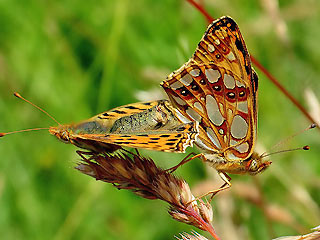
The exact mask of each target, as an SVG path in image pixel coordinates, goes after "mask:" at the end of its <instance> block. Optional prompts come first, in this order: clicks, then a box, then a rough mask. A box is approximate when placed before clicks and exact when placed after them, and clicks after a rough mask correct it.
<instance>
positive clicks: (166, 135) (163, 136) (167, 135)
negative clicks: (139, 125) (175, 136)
mask: <svg viewBox="0 0 320 240" xmlns="http://www.w3.org/2000/svg"><path fill="white" fill-rule="evenodd" d="M160 137H162V138H167V137H170V135H169V134H162V135H160Z"/></svg>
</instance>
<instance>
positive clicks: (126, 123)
mask: <svg viewBox="0 0 320 240" xmlns="http://www.w3.org/2000/svg"><path fill="white" fill-rule="evenodd" d="M174 112H175V109H174V108H173V107H172V106H171V105H170V103H169V101H167V100H159V101H154V102H146V103H135V104H129V105H125V106H122V107H118V108H115V109H112V110H110V111H107V112H104V113H101V114H99V115H97V116H95V117H92V118H90V119H88V120H85V121H83V122H80V123H78V124H72V125H70V127H69V128H68V137H69V140H68V141H70V142H71V143H72V144H74V145H76V146H78V147H81V148H85V149H89V150H93V151H96V152H101V151H107V152H112V151H115V150H116V149H118V148H120V147H133V148H145V149H151V150H159V151H165V152H184V151H185V149H186V147H188V146H192V143H193V141H194V140H195V138H196V136H197V135H198V123H195V122H192V121H188V122H187V123H182V122H181V121H180V120H179V119H178V118H177V117H176V116H175V113H174ZM51 131H52V132H53V131H54V129H53V128H52V129H51ZM56 132H58V131H56ZM60 132H61V131H60ZM53 134H54V133H53ZM54 135H56V136H60V135H61V134H60V133H59V134H54Z"/></svg>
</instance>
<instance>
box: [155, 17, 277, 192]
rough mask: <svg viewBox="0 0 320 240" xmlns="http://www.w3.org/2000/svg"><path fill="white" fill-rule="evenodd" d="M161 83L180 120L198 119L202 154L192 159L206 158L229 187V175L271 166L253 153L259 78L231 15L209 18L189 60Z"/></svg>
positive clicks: (253, 173) (198, 144)
mask: <svg viewBox="0 0 320 240" xmlns="http://www.w3.org/2000/svg"><path fill="white" fill-rule="evenodd" d="M161 86H162V87H163V88H164V90H165V91H166V93H167V95H168V96H169V99H170V101H171V103H172V105H173V106H174V107H175V108H176V109H177V110H178V111H177V112H178V113H177V117H178V118H179V119H180V120H181V121H182V122H189V121H195V122H198V123H199V135H198V137H197V139H196V141H195V144H196V145H197V146H198V147H199V148H200V149H201V150H202V151H203V153H201V154H199V155H196V156H194V157H192V158H191V159H193V158H195V157H199V156H200V157H201V158H202V160H203V161H205V162H208V163H209V164H210V165H211V166H212V167H214V168H215V169H216V170H217V171H218V172H219V175H220V176H221V177H222V179H223V180H224V181H225V183H226V184H227V185H228V186H226V184H224V186H226V187H229V186H231V183H230V179H231V178H230V177H229V176H228V175H227V173H235V174H245V173H249V174H252V175H255V174H257V173H260V172H262V171H263V170H265V169H266V168H267V167H268V166H269V165H270V164H271V162H270V161H264V159H262V157H261V156H260V155H259V154H257V153H256V152H254V146H255V143H256V135H257V93H258V77H257V74H256V73H255V71H254V69H253V68H252V66H251V60H250V56H249V53H248V51H247V48H246V45H245V42H244V40H243V37H242V35H241V33H240V30H239V27H238V25H237V24H236V23H235V21H234V20H233V19H231V18H230V17H226V16H225V17H222V18H220V19H218V20H216V21H214V22H212V23H211V25H210V26H209V27H208V29H207V30H206V32H205V34H204V36H203V37H202V39H201V41H200V42H199V44H198V46H197V49H196V51H195V53H194V54H193V56H192V57H191V58H190V60H189V61H188V62H186V63H185V64H184V65H183V66H182V67H180V68H179V69H178V70H176V71H174V72H173V73H171V74H170V75H169V76H168V77H167V79H166V80H165V81H163V82H162V83H161ZM189 160H190V159H189Z"/></svg>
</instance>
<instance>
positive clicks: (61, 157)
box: [0, 0, 320, 240]
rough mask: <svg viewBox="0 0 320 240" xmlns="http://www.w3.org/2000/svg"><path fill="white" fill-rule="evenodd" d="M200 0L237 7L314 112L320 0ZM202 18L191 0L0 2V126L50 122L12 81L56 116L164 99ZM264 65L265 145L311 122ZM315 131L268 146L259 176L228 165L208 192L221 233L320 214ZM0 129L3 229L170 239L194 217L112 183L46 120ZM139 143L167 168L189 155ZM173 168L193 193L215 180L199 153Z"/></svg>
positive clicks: (20, 233) (221, 8)
mask: <svg viewBox="0 0 320 240" xmlns="http://www.w3.org/2000/svg"><path fill="white" fill-rule="evenodd" d="M202 3H203V4H204V6H205V8H206V9H207V10H208V11H209V12H210V13H211V14H212V15H213V16H214V17H220V16H223V15H230V16H232V17H233V18H234V19H235V20H236V21H237V23H238V24H239V26H240V29H241V31H242V33H243V35H244V38H245V40H246V42H247V45H248V49H249V50H250V52H251V54H252V55H254V56H255V57H256V58H257V59H259V60H260V61H261V62H262V63H263V65H264V66H265V67H266V68H267V69H268V70H269V71H270V72H271V73H272V74H273V75H275V76H276V77H277V78H278V79H279V80H280V81H281V82H282V83H283V84H284V85H285V86H286V87H287V89H288V90H289V91H290V92H291V93H292V94H293V95H294V96H295V97H296V98H297V99H298V100H299V101H300V102H301V103H302V104H303V105H304V106H305V107H306V108H307V109H308V110H309V111H310V112H311V113H312V114H314V117H315V118H317V120H318V121H319V118H320V110H319V102H318V101H317V98H319V96H320V81H319V75H320V67H319V56H320V46H319V39H320V14H319V13H320V2H319V1H317V0H281V1H279V2H278V1H276V0H272V1H270V0H260V1H253V0H241V1H231V0H216V1H208V0H207V1H202ZM206 25H207V22H206V20H205V19H204V18H203V16H202V15H201V14H200V13H199V12H198V11H197V10H196V9H195V8H194V7H192V6H191V5H190V4H189V3H188V2H186V1H183V0H162V1H152V0H140V1H129V0H118V1H111V0H105V1H72V0H67V1H52V0H51V1H50V0H48V1H41V0H28V1H23V2H22V1H18V0H0V91H1V96H0V116H1V119H0V131H12V130H18V129H25V128H31V127H48V126H54V125H55V123H54V122H53V121H52V120H50V119H49V118H48V117H46V116H45V115H44V114H42V113H41V112H39V111H38V110H36V109H35V108H33V107H32V106H30V105H28V104H26V103H24V102H22V101H20V100H18V99H17V98H15V97H13V96H12V93H13V92H14V91H18V92H19V93H21V94H22V95H23V96H24V97H26V98H27V99H29V100H31V101H32V102H34V103H36V104H38V105H39V106H41V107H43V108H44V109H45V110H47V111H48V112H49V113H51V114H52V115H53V116H54V117H55V118H56V119H57V120H58V121H60V122H61V123H70V122H77V121H80V120H83V119H86V118H89V117H91V116H93V115H95V114H97V113H99V112H102V111H106V110H108V109H111V108H113V107H116V106H120V105H124V104H128V103H132V102H137V101H139V100H140V101H141V100H144V99H148V98H149V99H159V98H162V97H163V96H164V95H161V94H163V93H162V92H161V89H160V87H159V83H160V82H161V80H163V79H164V78H165V77H166V76H167V75H168V74H169V73H170V72H171V71H173V70H175V69H177V68H178V67H180V65H182V64H183V63H184V62H185V61H186V60H187V59H188V58H189V57H190V56H191V54H192V53H193V51H194V50H195V47H196V44H197V43H198V41H199V40H200V38H201V36H202V34H203V33H204V31H205V29H206ZM258 74H259V76H260V83H259V84H260V85H259V88H260V90H259V126H258V145H259V146H258V149H267V150H268V149H269V150H270V148H271V147H272V146H273V145H274V144H276V143H277V142H278V141H279V140H281V139H284V138H286V137H288V136H289V135H291V134H293V133H296V132H298V131H300V130H301V129H303V128H305V127H307V126H308V124H309V122H308V121H307V120H306V119H305V117H304V116H303V115H302V114H301V113H300V112H299V111H298V110H297V109H296V108H295V107H294V106H293V105H292V104H291V102H289V100H288V99H287V98H286V97H285V96H284V95H283V94H282V93H280V92H279V91H278V90H277V89H276V88H275V86H274V85H273V84H272V83H271V82H270V81H269V80H268V79H266V77H265V76H263V75H262V74H261V72H259V71H258ZM319 137H320V132H319V131H318V130H312V131H310V132H305V133H303V134H302V135H299V136H298V137H295V138H294V139H292V140H291V141H290V142H287V143H285V144H284V145H283V146H282V147H281V148H292V147H297V146H303V145H307V144H308V145H310V146H311V150H310V151H308V152H305V151H300V152H299V151H297V152H291V153H286V154H279V155H275V156H273V157H272V160H274V163H273V164H272V166H271V167H270V168H269V169H268V170H267V171H266V172H265V173H263V174H261V175H260V176H259V178H257V179H255V180H254V179H253V178H252V177H250V176H233V183H234V186H233V187H232V189H231V190H230V191H226V192H225V193H221V194H219V195H217V196H216V198H215V199H214V203H213V206H214V223H213V224H214V226H215V228H216V230H217V232H218V234H219V235H220V236H221V238H222V239H224V240H227V239H228V240H235V239H259V240H264V239H271V238H272V237H274V236H283V235H289V234H302V233H305V232H307V231H308V229H310V228H312V227H315V226H317V225H319V224H320V209H319V202H320V191H319V190H320V181H319V176H320V161H319V156H320V149H319V147H320V142H319ZM0 141H1V143H0V153H1V160H0V236H1V239H56V240H62V239H120V240H122V239H123V240H127V239H139V240H144V239H158V240H160V239H161V240H162V239H174V237H173V236H174V235H177V234H178V233H179V232H182V231H187V232H190V230H191V229H192V227H190V226H188V225H185V224H182V223H178V222H175V221H173V220H172V219H171V218H170V216H169V215H168V214H167V213H166V210H167V205H166V204H165V203H163V202H160V201H150V200H146V199H142V198H139V197H137V196H135V195H134V194H132V193H131V192H128V191H124V190H122V191H118V190H117V189H116V188H114V187H112V186H111V185H110V184H106V183H102V182H96V181H95V180H94V179H92V178H90V177H88V176H85V175H82V174H80V173H79V172H78V171H76V170H74V169H73V167H74V166H75V163H76V162H77V161H78V160H79V157H78V156H77V155H76V153H75V150H76V148H75V147H74V146H71V145H66V144H63V143H61V142H59V141H58V140H56V139H55V138H54V137H52V136H50V135H49V134H48V133H47V132H46V131H39V132H31V133H24V134H16V135H11V136H8V137H5V138H2V139H0ZM190 151H192V149H191V150H190ZM195 151H196V150H195ZM261 151H263V150H261ZM143 153H144V154H145V155H147V156H150V157H152V158H153V159H154V160H155V161H156V162H157V163H158V164H159V165H161V166H162V167H169V166H173V165H174V164H176V163H178V162H179V160H181V159H182V158H183V157H184V156H185V154H165V153H159V152H152V151H143ZM177 174H178V175H180V176H183V177H184V178H185V179H186V180H187V181H188V182H189V184H190V185H191V186H192V187H194V190H195V192H197V191H198V192H199V191H200V192H203V191H206V189H207V188H209V189H213V188H214V187H216V186H218V185H219V184H220V182H219V181H220V180H219V179H218V178H217V177H216V173H215V172H214V171H212V170H210V169H207V168H206V167H205V165H204V164H202V163H201V162H200V161H199V160H195V161H193V162H191V163H189V164H187V165H185V166H183V167H182V168H181V169H180V170H178V172H177ZM261 193H262V194H261ZM261 196H263V202H264V204H261V201H260V200H261ZM259 199H260V200H259ZM257 202H258V204H257ZM259 202H260V203H259ZM200 232H201V231H200ZM203 234H204V235H206V233H203ZM206 236H207V235H206Z"/></svg>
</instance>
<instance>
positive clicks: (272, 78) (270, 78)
mask: <svg viewBox="0 0 320 240" xmlns="http://www.w3.org/2000/svg"><path fill="white" fill-rule="evenodd" d="M251 61H252V62H253V63H254V65H256V67H257V68H259V69H260V70H261V72H263V73H264V75H266V77H267V78H269V80H270V81H271V82H273V84H274V85H276V87H277V88H279V90H280V91H281V92H282V93H283V94H284V95H285V96H286V97H287V98H289V99H290V101H291V102H292V103H293V104H294V105H295V106H296V107H297V108H298V109H299V110H300V111H301V112H302V113H303V114H304V115H305V116H306V118H308V119H309V120H310V122H311V123H315V122H316V121H315V120H314V119H313V118H312V117H311V116H310V114H309V113H308V112H307V111H306V110H305V109H304V107H303V106H302V105H301V104H300V103H299V102H298V101H297V100H296V99H295V98H294V97H293V96H292V95H291V94H290V93H289V92H288V91H287V90H286V89H285V88H284V87H283V86H282V84H281V83H280V82H279V81H278V80H277V79H276V78H275V77H274V76H273V75H271V73H269V72H268V70H267V69H265V67H264V66H262V65H261V63H260V62H259V61H258V60H257V59H255V58H254V57H253V56H251ZM317 127H318V129H320V128H319V126H317Z"/></svg>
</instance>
